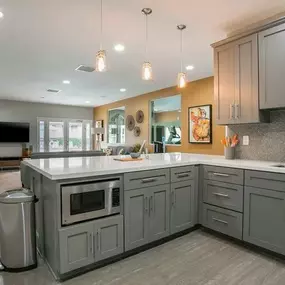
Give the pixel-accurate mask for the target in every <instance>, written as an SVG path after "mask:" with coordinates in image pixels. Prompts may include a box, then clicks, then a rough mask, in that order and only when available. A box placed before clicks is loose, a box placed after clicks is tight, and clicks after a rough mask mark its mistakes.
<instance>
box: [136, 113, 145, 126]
mask: <svg viewBox="0 0 285 285" xmlns="http://www.w3.org/2000/svg"><path fill="white" fill-rule="evenodd" d="M143 120H144V113H143V111H142V110H138V111H137V113H136V121H137V123H139V124H141V123H143Z"/></svg>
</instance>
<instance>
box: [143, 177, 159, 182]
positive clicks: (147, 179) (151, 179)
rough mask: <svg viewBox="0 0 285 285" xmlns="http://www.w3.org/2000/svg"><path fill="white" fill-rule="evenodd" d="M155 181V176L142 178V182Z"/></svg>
mask: <svg viewBox="0 0 285 285" xmlns="http://www.w3.org/2000/svg"><path fill="white" fill-rule="evenodd" d="M154 181H156V178H144V179H142V183H150V182H154Z"/></svg>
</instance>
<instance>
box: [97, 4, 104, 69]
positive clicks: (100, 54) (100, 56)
mask: <svg viewBox="0 0 285 285" xmlns="http://www.w3.org/2000/svg"><path fill="white" fill-rule="evenodd" d="M100 24H101V31H100V32H101V34H100V37H101V38H100V50H99V51H98V52H97V54H96V71H98V72H104V71H106V69H107V64H106V51H105V50H103V49H102V39H103V0H101V23H100Z"/></svg>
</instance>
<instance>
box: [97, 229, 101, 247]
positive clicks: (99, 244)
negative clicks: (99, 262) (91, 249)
mask: <svg viewBox="0 0 285 285" xmlns="http://www.w3.org/2000/svg"><path fill="white" fill-rule="evenodd" d="M97 249H98V251H99V252H100V250H101V231H100V230H98V231H97Z"/></svg>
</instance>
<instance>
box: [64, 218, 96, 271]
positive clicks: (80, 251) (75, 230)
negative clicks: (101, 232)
mask: <svg viewBox="0 0 285 285" xmlns="http://www.w3.org/2000/svg"><path fill="white" fill-rule="evenodd" d="M93 230H94V228H93V224H92V223H87V224H79V225H77V226H72V227H68V228H66V229H62V230H60V231H59V249H60V252H59V255H60V258H59V259H60V273H61V274H64V273H66V272H69V271H72V270H75V269H78V268H80V267H84V266H86V265H89V264H92V263H94V262H95V258H94V243H93Z"/></svg>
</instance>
